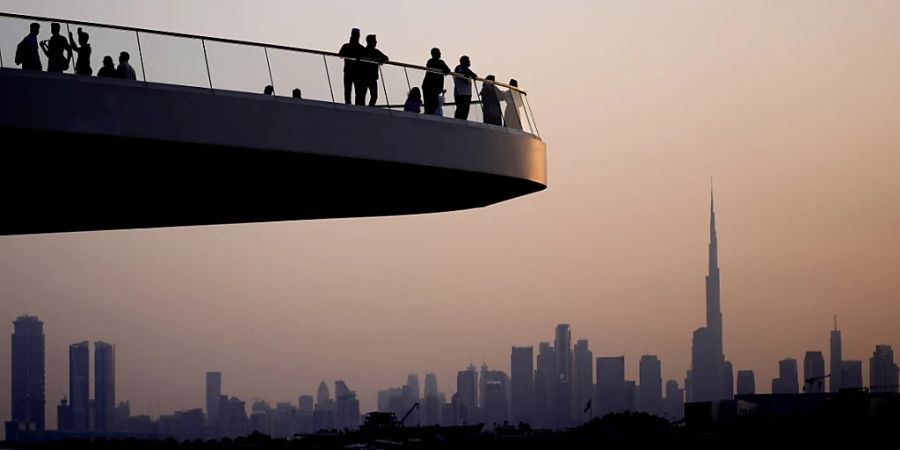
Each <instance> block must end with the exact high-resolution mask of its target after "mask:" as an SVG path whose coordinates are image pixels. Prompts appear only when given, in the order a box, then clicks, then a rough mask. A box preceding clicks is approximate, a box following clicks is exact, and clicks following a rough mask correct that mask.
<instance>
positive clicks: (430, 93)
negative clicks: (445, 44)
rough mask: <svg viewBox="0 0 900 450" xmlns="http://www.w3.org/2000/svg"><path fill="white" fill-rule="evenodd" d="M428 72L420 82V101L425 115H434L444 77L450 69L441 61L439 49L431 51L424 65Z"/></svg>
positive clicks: (442, 87)
mask: <svg viewBox="0 0 900 450" xmlns="http://www.w3.org/2000/svg"><path fill="white" fill-rule="evenodd" d="M425 67H427V68H428V69H431V70H429V71H428V72H426V73H425V79H424V80H422V100H423V101H424V102H425V114H435V113H436V112H437V109H438V101H440V99H439V98H438V97H440V95H441V92H442V91H443V90H444V77H445V76H447V74H449V73H450V67H449V66H447V63H445V62H444V60H442V59H441V49H439V48H433V49H431V59H429V60H428V62H427V63H426V64H425Z"/></svg>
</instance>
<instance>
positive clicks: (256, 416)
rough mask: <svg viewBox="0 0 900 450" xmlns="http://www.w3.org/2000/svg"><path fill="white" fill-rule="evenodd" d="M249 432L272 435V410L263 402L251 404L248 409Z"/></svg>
mask: <svg viewBox="0 0 900 450" xmlns="http://www.w3.org/2000/svg"><path fill="white" fill-rule="evenodd" d="M250 432H251V433H262V434H265V435H268V436H271V435H272V408H271V407H270V406H269V404H268V403H267V402H265V401H263V400H258V401H255V402H253V407H252V408H250Z"/></svg>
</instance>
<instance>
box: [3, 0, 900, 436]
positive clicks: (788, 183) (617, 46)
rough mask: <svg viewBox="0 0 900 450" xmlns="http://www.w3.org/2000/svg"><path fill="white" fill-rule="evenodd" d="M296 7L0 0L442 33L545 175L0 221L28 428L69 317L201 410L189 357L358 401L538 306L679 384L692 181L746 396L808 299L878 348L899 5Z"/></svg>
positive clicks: (278, 32)
mask: <svg viewBox="0 0 900 450" xmlns="http://www.w3.org/2000/svg"><path fill="white" fill-rule="evenodd" d="M319 3H320V5H318V6H312V5H311V4H310V3H309V2H296V1H288V0H284V1H268V2H263V1H254V2H248V1H231V0H209V1H198V0H192V1H190V2H188V1H183V0H181V1H176V0H166V1H163V0H156V1H152V2H150V1H125V0H115V1H113V0H109V1H90V0H79V1H77V2H71V1H49V0H28V1H23V0H16V1H8V0H0V10H2V11H7V12H19V13H29V14H36V15H52V16H60V17H70V18H73V19H83V20H88V21H97V22H108V23H117V24H123V25H132V26H140V27H147V28H157V29H165V30H172V31H182V32H188V33H196V34H208V35H215V36H222V37H230V38H238V39H247V40H253V41H265V42H273V43H280V44H286V45H294V46H300V47H308V48H320V49H330V50H336V49H337V48H338V47H339V46H340V44H341V43H342V42H344V41H345V40H346V36H347V34H348V31H349V29H350V28H351V27H354V26H357V27H360V28H362V29H363V33H370V32H375V33H377V34H378V36H379V43H380V46H381V47H382V49H383V50H384V51H385V53H387V54H388V55H390V56H391V57H392V58H393V59H395V60H400V61H405V62H411V63H418V64H424V62H425V60H426V59H427V56H428V49H429V48H431V47H432V46H434V45H438V46H440V47H441V48H442V49H443V51H444V54H445V56H446V59H447V60H448V61H453V60H455V59H456V57H457V56H458V55H459V54H461V53H463V52H465V53H467V54H469V55H470V56H471V57H472V61H473V69H474V70H475V71H476V72H478V73H479V74H486V73H489V72H490V73H496V74H497V75H498V79H507V78H509V77H515V78H518V79H519V81H520V82H521V84H522V86H523V87H524V88H526V89H527V90H528V91H529V93H530V95H529V99H530V101H531V103H532V108H533V110H534V113H535V115H536V116H537V121H538V125H539V127H540V129H541V132H542V134H543V136H544V139H545V141H546V142H547V145H548V160H549V162H548V166H549V183H550V186H549V189H548V190H546V191H544V192H541V193H538V194H535V195H531V196H528V197H525V198H521V199H517V200H514V201H511V202H507V203H504V204H500V205H496V206H492V207H489V208H485V209H481V210H473V211H465V212H455V213H448V214H437V215H427V216H414V217H399V218H375V219H352V220H327V221H311V222H295V223H280V224H258V225H236V226H220V227H202V228H181V229H168V230H148V231H121V232H99V233H81V234H61V235H46V236H28V237H2V238H0V299H2V301H0V320H2V321H4V322H5V323H6V324H7V326H6V327H5V330H6V331H4V333H7V334H6V336H8V333H11V332H12V326H11V324H10V322H12V320H13V319H15V317H16V316H18V315H19V314H23V313H30V314H35V315H38V316H40V318H41V319H42V320H43V321H44V323H45V332H46V335H47V386H46V390H47V400H48V401H47V415H48V422H49V424H50V425H51V426H52V425H53V424H55V422H56V420H55V406H56V404H57V402H58V400H59V398H60V397H61V395H63V394H65V393H66V391H67V390H68V382H67V370H68V368H67V346H68V344H70V343H72V342H76V341H82V340H92V341H94V340H106V341H109V342H112V343H115V344H116V347H117V355H116V359H117V399H120V400H124V399H129V400H131V403H132V413H133V414H138V413H147V412H148V411H152V412H153V413H154V414H155V413H156V411H157V409H159V410H160V411H161V412H163V413H166V412H170V411H172V410H174V409H184V408H190V407H200V406H203V405H204V391H203V383H204V372H206V371H208V370H221V371H223V372H224V376H223V389H224V391H225V392H226V393H228V394H232V393H233V394H236V395H238V396H239V397H241V398H242V399H244V400H247V401H248V402H249V401H252V400H254V399H256V398H262V399H266V400H268V401H270V402H275V401H292V402H295V401H296V398H297V396H298V395H300V394H312V393H314V390H315V387H316V385H317V384H318V382H319V381H320V380H322V379H325V380H328V382H329V384H330V385H331V387H332V389H333V384H332V381H333V380H334V379H335V378H342V379H344V380H346V382H347V384H348V385H349V386H350V388H351V389H355V390H356V391H357V392H358V394H359V395H360V401H361V403H362V409H363V410H371V409H373V408H374V407H375V391H376V390H377V389H381V388H385V387H388V386H398V385H401V384H402V383H403V382H404V381H405V379H406V375H407V373H411V372H416V373H419V374H420V377H422V378H420V380H422V381H420V382H424V373H425V372H427V371H434V372H436V373H437V374H438V382H439V385H440V388H441V389H442V390H445V391H452V389H450V388H449V387H450V386H453V389H455V374H456V371H457V370H460V369H462V368H464V367H465V366H466V365H467V364H469V363H470V362H474V363H476V364H479V363H480V362H481V361H485V362H487V363H488V364H489V365H491V366H493V367H497V368H500V369H502V370H506V371H508V370H509V353H510V346H512V345H535V346H536V345H537V343H538V342H539V341H543V340H552V337H553V329H554V327H555V325H556V324H557V323H560V322H567V323H570V324H571V325H572V330H573V338H574V339H589V340H590V344H591V349H592V350H593V352H594V356H603V355H619V354H624V355H625V356H626V364H627V372H626V374H627V375H628V376H629V377H630V378H637V362H638V359H639V358H640V356H641V355H642V354H645V353H652V354H657V355H659V356H660V358H661V360H662V369H663V376H664V378H665V379H672V378H674V379H676V380H678V381H679V384H681V382H682V380H683V378H684V373H685V370H686V369H687V368H688V366H689V364H690V353H689V351H690V340H691V333H692V332H693V330H694V329H695V328H697V327H699V326H701V325H703V321H704V317H705V316H704V309H703V308H704V279H703V277H704V275H705V271H706V255H707V253H706V245H707V240H708V228H707V223H708V220H709V217H708V214H709V205H708V201H709V180H710V176H712V177H715V185H716V201H717V206H718V208H717V212H718V217H717V219H718V224H719V242H720V266H721V269H722V309H723V314H724V327H725V352H726V355H727V357H728V358H729V359H730V360H731V361H733V363H734V366H735V369H736V370H737V369H753V370H755V371H756V376H757V378H756V380H757V386H758V387H759V389H760V390H761V391H763V392H768V390H769V387H770V381H771V379H772V377H773V376H775V374H776V372H777V361H778V360H779V359H781V358H784V357H787V356H791V357H794V358H797V359H802V357H803V354H804V352H805V351H807V350H822V351H824V352H825V354H826V358H827V357H828V331H829V329H830V328H831V320H832V315H833V314H838V316H839V321H840V326H841V329H842V330H843V333H844V355H845V358H846V359H862V360H864V367H865V374H866V378H865V380H866V381H868V358H869V356H870V355H871V353H872V350H873V348H874V346H875V344H890V345H893V346H894V347H895V349H896V348H897V347H900V327H898V323H900V252H898V249H900V235H898V233H900V231H898V230H900V82H898V80H900V27H898V26H897V24H898V23H900V2H897V1H894V0H883V1H864V0H853V1H850V0H848V1H824V0H794V1H790V2H786V1H783V0H754V1H741V2H738V1H721V0H708V1H688V0H682V1H678V2H672V1H665V0H660V1H615V2H613V1H597V0H591V1H567V2H565V3H562V4H564V5H565V6H560V5H561V4H560V3H559V2H556V3H554V2H547V1H519V2H511V1H500V0H495V1H491V2H483V1H470V0H456V1H453V2H432V1H427V2H423V1H379V2H370V1H354V2H349V1H330V2H319ZM0 24H3V25H2V26H6V25H5V23H4V22H0ZM14 34H15V33H14ZM19 34H22V35H24V30H23V32H22V33H19ZM5 35H6V31H5V30H4V36H5ZM16 35H17V36H18V34H16ZM18 38H21V36H18ZM7 44H8V43H4V45H7ZM13 44H14V43H13ZM4 48H6V47H4ZM4 54H5V52H4ZM95 60H97V61H99V55H95ZM59 107H64V105H59ZM3 339H8V337H4V338H3ZM6 342H9V341H6ZM9 348H10V346H9V345H8V344H6V345H2V346H0V404H2V405H3V406H2V408H0V412H2V413H0V419H5V418H7V417H9V387H8V386H9Z"/></svg>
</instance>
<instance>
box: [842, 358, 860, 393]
mask: <svg viewBox="0 0 900 450" xmlns="http://www.w3.org/2000/svg"><path fill="white" fill-rule="evenodd" d="M862 388H863V374H862V361H859V360H855V361H854V360H849V361H841V389H862Z"/></svg>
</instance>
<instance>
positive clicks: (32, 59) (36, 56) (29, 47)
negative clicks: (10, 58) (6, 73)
mask: <svg viewBox="0 0 900 450" xmlns="http://www.w3.org/2000/svg"><path fill="white" fill-rule="evenodd" d="M40 32H41V24H39V23H33V24H31V29H30V33H28V36H25V38H24V39H22V42H20V43H19V46H18V47H16V64H17V65H20V66H22V70H44V67H43V66H42V65H41V54H40V52H39V51H38V49H39V48H40V47H38V39H37V37H38V33H40Z"/></svg>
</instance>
